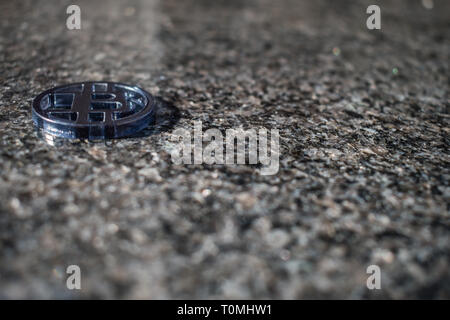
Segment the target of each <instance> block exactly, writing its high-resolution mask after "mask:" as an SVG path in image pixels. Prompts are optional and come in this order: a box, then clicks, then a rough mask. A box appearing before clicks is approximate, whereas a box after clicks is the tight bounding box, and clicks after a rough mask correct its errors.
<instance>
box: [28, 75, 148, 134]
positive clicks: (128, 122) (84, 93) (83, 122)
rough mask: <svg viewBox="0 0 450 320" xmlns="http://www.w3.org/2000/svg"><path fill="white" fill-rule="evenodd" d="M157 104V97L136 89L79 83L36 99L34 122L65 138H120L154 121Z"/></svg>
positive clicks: (52, 90)
mask: <svg viewBox="0 0 450 320" xmlns="http://www.w3.org/2000/svg"><path fill="white" fill-rule="evenodd" d="M155 104H156V103H155V99H154V97H153V96H152V95H151V94H150V93H148V92H146V91H144V90H143V89H141V88H139V87H137V86H131V85H127V84H123V83H116V82H80V83H73V84H68V85H64V86H59V87H55V88H52V89H49V90H46V91H44V92H42V93H41V94H39V95H38V96H37V97H36V98H35V99H34V100H33V106H32V110H33V121H34V123H35V125H36V126H37V127H38V128H41V129H42V130H44V131H45V132H47V133H50V134H52V135H55V136H59V137H63V138H80V139H107V138H119V137H125V136H129V135H132V134H134V133H136V132H138V131H140V130H142V129H144V128H146V127H147V126H148V125H149V124H150V122H151V121H152V120H153V117H154V114H155Z"/></svg>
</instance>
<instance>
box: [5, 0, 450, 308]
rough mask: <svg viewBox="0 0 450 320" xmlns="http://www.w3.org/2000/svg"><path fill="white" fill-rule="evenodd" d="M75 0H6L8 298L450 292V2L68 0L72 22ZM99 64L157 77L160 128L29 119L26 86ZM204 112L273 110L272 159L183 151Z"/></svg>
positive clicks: (140, 79) (242, 116)
mask: <svg viewBox="0 0 450 320" xmlns="http://www.w3.org/2000/svg"><path fill="white" fill-rule="evenodd" d="M71 3H72V1H2V2H1V4H0V27H1V29H0V68H1V69H0V71H1V72H0V83H1V86H0V97H1V98H0V200H1V201H0V298H4V299H5V298H6V299H10V298H69V299H77V298H126V299H129V298H150V299H156V298H279V299H293V298H354V299H359V298H450V276H449V267H450V261H449V250H450V237H449V235H450V232H449V231H450V218H449V217H450V215H449V206H450V204H449V203H450V187H449V180H450V179H449V178H450V172H449V167H450V157H449V131H450V130H449V121H450V114H449V65H448V61H449V53H450V50H449V36H450V24H449V19H448V18H449V13H450V2H449V1H434V2H432V1H431V2H430V1H425V4H426V6H430V3H432V4H434V7H433V8H431V9H427V8H426V7H425V6H424V5H423V4H422V2H421V1H377V3H378V4H379V5H380V6H381V10H382V30H381V31H369V30H367V28H366V27H365V20H366V18H367V15H366V13H365V11H366V8H367V6H368V5H369V4H371V1H358V2H353V1H294V0H291V1H287V0H283V1H271V0H262V1H245V3H244V2H243V1H242V2H241V1H230V0H227V1H225V0H224V1H222V0H220V1H206V0H202V1H193V0H185V1H173V0H169V1H157V0H153V1H134V2H130V3H126V1H76V3H77V4H78V5H80V7H81V10H82V30H80V31H69V30H67V29H66V17H67V15H66V13H65V10H66V7H67V6H68V5H69V4H71ZM88 80H110V81H120V82H125V83H131V84H137V85H139V86H141V87H143V88H145V89H147V90H148V91H149V92H151V93H152V94H154V95H157V96H160V97H161V99H162V100H164V101H165V102H161V107H160V109H159V120H158V121H159V122H158V123H157V127H156V128H149V129H148V130H146V131H145V132H143V133H142V134H141V135H139V136H136V137H132V138H127V139H119V140H109V141H106V142H88V141H78V140H74V141H51V140H48V139H47V140H46V139H43V137H41V135H39V134H38V133H36V132H35V130H34V128H33V123H32V120H31V101H32V99H33V97H34V96H35V95H37V94H38V93H40V92H41V91H43V90H45V89H48V88H50V87H52V86H55V85H61V84H65V83H70V82H79V81H88ZM196 120H201V121H202V122H203V129H204V130H206V129H209V128H218V129H220V130H225V129H226V128H238V127H244V128H253V127H261V126H262V127H265V128H267V129H271V128H278V129H279V131H280V154H281V158H280V170H279V172H278V174H276V175H274V176H262V175H259V174H258V170H256V169H255V168H254V166H245V165H243V166H220V165H211V166H208V165H178V166H177V165H174V164H173V163H172V161H171V156H170V143H169V139H170V137H171V135H172V134H173V130H174V129H175V128H186V129H189V130H190V129H191V128H192V125H193V122H194V121H196ZM71 264H77V265H79V266H80V267H81V270H82V289H81V290H80V291H76V290H74V291H71V290H68V289H66V286H65V279H66V273H65V269H66V267H67V266H68V265H71ZM371 264H377V265H379V266H380V267H381V271H382V289H381V290H378V291H369V290H368V289H367V288H366V279H367V274H366V268H367V266H369V265H371Z"/></svg>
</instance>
